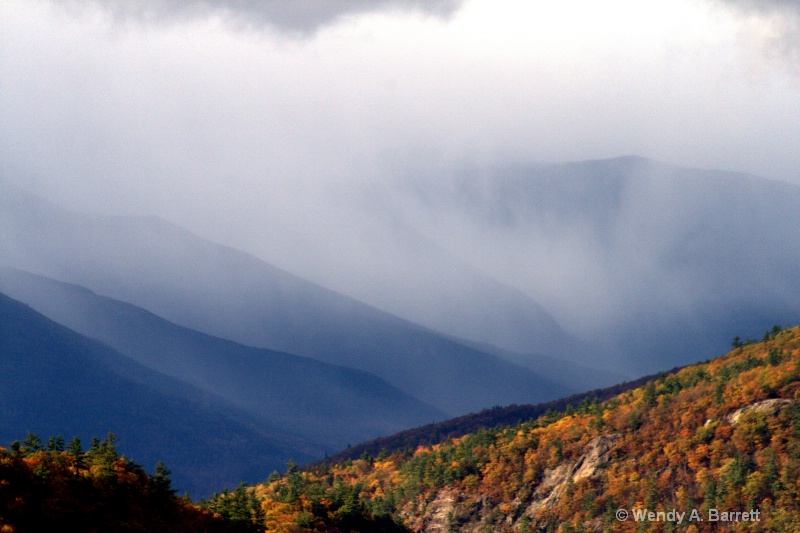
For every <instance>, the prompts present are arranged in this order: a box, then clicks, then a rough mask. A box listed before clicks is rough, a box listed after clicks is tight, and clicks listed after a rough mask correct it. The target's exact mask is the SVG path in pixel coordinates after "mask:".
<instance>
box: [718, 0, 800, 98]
mask: <svg viewBox="0 0 800 533" xmlns="http://www.w3.org/2000/svg"><path fill="white" fill-rule="evenodd" d="M716 2H717V3H718V4H720V5H722V6H725V7H727V8H729V9H731V10H733V11H734V13H735V14H736V15H738V16H739V17H741V21H742V23H743V32H742V38H743V39H744V40H746V41H747V42H748V44H749V45H750V46H751V47H753V48H755V49H756V50H757V52H758V53H760V54H761V55H762V56H766V57H770V58H776V59H779V60H781V61H783V62H784V63H785V65H786V67H787V68H788V70H789V71H790V72H791V74H792V75H793V76H794V78H795V81H796V82H797V83H798V84H799V85H800V2H797V1H796V0H716Z"/></svg>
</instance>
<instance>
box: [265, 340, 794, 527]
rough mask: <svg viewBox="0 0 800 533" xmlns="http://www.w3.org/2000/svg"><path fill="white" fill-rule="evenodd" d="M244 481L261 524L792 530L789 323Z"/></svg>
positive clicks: (276, 525)
mask: <svg viewBox="0 0 800 533" xmlns="http://www.w3.org/2000/svg"><path fill="white" fill-rule="evenodd" d="M251 491H252V493H253V494H255V495H258V497H259V498H261V499H262V502H261V508H262V509H263V510H264V511H265V513H266V519H265V523H266V525H267V527H268V528H270V530H271V531H272V530H274V531H288V529H287V528H288V527H290V526H291V525H294V526H295V527H296V526H297V525H298V524H302V525H303V526H304V527H305V530H306V531H309V530H310V531H337V530H347V529H348V526H349V524H351V523H354V522H357V520H358V519H359V517H372V518H373V519H377V518H381V517H382V518H383V519H385V520H390V521H392V522H394V523H395V524H396V525H397V526H401V525H402V526H404V527H407V528H409V529H410V530H412V531H425V532H434V531H437V532H438V531H464V532H467V531H495V532H498V533H505V532H509V533H510V532H517V531H522V532H532V531H561V532H567V531H573V532H575V531H620V532H622V531H687V532H692V533H698V532H712V531H721V530H724V531H765V532H776V533H777V532H785V531H798V527H800V498H799V497H798V495H800V328H793V329H791V330H787V331H781V328H780V327H778V326H776V327H775V328H773V329H772V330H770V331H768V332H767V334H766V335H765V336H764V341H763V342H762V343H760V344H747V345H743V346H738V347H736V348H735V349H734V350H733V351H732V352H731V353H729V354H727V355H725V356H722V357H719V358H717V359H715V360H713V361H710V362H706V363H701V364H696V365H693V366H690V367H687V368H684V369H682V370H680V371H678V372H677V373H675V374H672V375H669V376H662V377H660V378H658V379H656V380H653V381H650V382H649V383H648V384H647V385H645V386H644V387H640V388H638V389H635V390H631V391H628V392H625V393H623V394H621V395H619V396H616V397H614V398H612V399H610V400H608V401H605V402H602V403H589V404H586V405H583V406H581V407H580V408H579V409H577V410H574V411H570V412H566V413H560V414H556V413H549V414H547V415H546V416H544V417H541V418H539V419H537V420H533V421H529V422H526V423H523V424H519V425H516V426H513V427H507V428H498V429H494V430H489V431H481V432H478V433H475V434H470V435H466V436H464V437H461V438H458V439H453V440H450V441H447V442H444V443H441V444H438V445H435V446H430V447H420V448H418V449H417V450H415V451H413V452H412V451H409V452H407V453H395V454H391V455H385V454H384V455H382V456H380V457H377V458H371V457H363V458H361V459H358V460H350V461H346V462H343V463H338V464H335V465H323V466H319V467H316V468H312V469H310V470H308V471H306V472H291V473H288V474H287V475H285V476H284V477H283V478H281V479H278V480H274V481H271V482H270V483H268V484H264V485H260V486H256V487H254V488H252V489H251ZM650 512H652V513H653V514H648V513H650ZM745 513H746V514H745Z"/></svg>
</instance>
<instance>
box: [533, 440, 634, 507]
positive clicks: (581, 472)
mask: <svg viewBox="0 0 800 533" xmlns="http://www.w3.org/2000/svg"><path fill="white" fill-rule="evenodd" d="M619 439H620V435H619V434H616V433H615V434H611V435H602V436H599V437H595V438H594V439H592V440H591V441H589V443H588V444H587V446H586V451H585V452H584V453H583V455H581V456H580V457H578V458H577V459H576V460H575V461H571V462H567V463H562V464H560V465H559V466H557V467H556V468H553V469H548V470H547V471H545V475H544V479H543V480H542V482H541V483H540V484H539V486H538V487H536V490H535V491H534V493H533V501H532V502H531V503H530V505H528V508H527V509H526V510H525V515H527V516H528V517H530V518H532V519H535V518H536V515H537V513H538V512H539V511H541V510H543V509H547V508H550V507H554V506H556V505H557V504H558V503H559V502H560V501H561V498H562V497H563V496H564V493H565V492H566V490H567V484H568V483H569V482H570V480H572V481H573V482H574V481H579V480H581V479H585V478H594V477H597V476H599V475H600V473H601V472H602V465H603V463H605V462H606V461H608V459H609V456H610V452H611V448H612V447H613V446H614V444H615V443H616V442H617V441H618V440H619Z"/></svg>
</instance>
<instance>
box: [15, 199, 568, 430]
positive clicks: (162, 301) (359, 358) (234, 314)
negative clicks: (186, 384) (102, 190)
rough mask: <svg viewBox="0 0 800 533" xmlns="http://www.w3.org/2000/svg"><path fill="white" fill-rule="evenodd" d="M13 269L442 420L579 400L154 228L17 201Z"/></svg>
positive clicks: (252, 261)
mask: <svg viewBox="0 0 800 533" xmlns="http://www.w3.org/2000/svg"><path fill="white" fill-rule="evenodd" d="M0 216H1V217H2V219H0V222H2V225H3V226H4V227H6V228H9V229H10V231H8V232H7V233H6V234H4V235H3V238H2V240H0V250H1V251H2V252H3V254H2V256H3V261H2V262H3V264H4V265H5V266H13V267H19V268H22V269H25V270H29V271H32V272H36V273H38V274H44V275H47V276H49V277H53V278H56V279H59V280H62V281H68V282H71V283H77V284H79V285H82V286H85V287H87V288H89V289H91V290H93V291H95V292H97V293H99V294H103V295H106V296H109V297H112V298H116V299H119V300H122V301H125V302H129V303H132V304H134V305H136V306H140V307H142V308H144V309H147V310H148V311H151V312H153V313H155V314H157V315H159V316H162V317H164V318H166V319H167V320H170V321H172V322H175V323H177V324H180V325H182V326H185V327H189V328H191V329H195V330H198V331H202V332H204V333H208V334H211V335H214V336H218V337H221V338H226V339H231V340H235V341H237V342H241V343H243V344H247V345H252V346H259V347H266V348H270V349H275V350H281V351H286V352H289V353H295V354H298V355H305V356H309V357H313V358H316V359H319V360H321V361H325V362H328V363H333V364H337V365H343V366H348V367H352V368H356V369H360V370H365V371H367V372H371V373H374V374H376V375H378V376H380V377H382V378H383V379H385V380H386V381H388V382H389V383H390V384H392V385H394V386H395V387H397V388H399V389H401V390H402V391H404V392H406V393H408V394H411V395H413V396H415V397H416V398H418V399H420V400H422V401H424V402H426V403H428V404H430V405H432V406H434V407H436V408H438V409H440V410H442V411H444V412H445V413H447V414H449V415H454V414H461V413H465V412H469V411H474V410H476V409H480V408H484V407H487V406H491V405H498V404H507V403H515V402H516V403H522V402H524V403H528V402H537V401H543V400H548V399H552V398H555V397H558V396H561V395H563V394H565V393H568V392H570V391H568V390H565V389H564V388H563V387H561V386H559V385H556V384H553V383H551V382H549V381H547V380H545V379H542V378H540V377H539V376H537V375H536V374H534V373H533V372H531V371H529V370H526V369H523V368H521V367H519V366H517V365H514V364H512V363H509V362H507V361H505V360H503V359H501V358H498V357H495V356H493V355H490V354H487V353H484V352H482V351H480V350H477V349H473V348H469V347H467V346H464V345H463V344H460V343H458V342H455V341H453V340H450V339H449V338H445V337H443V336H441V335H439V334H437V333H436V332H434V331H431V330H429V329H426V328H423V327H420V326H417V325H415V324H412V323H410V322H407V321H405V320H402V319H399V318H397V317H395V316H392V315H390V314H388V313H384V312H382V311H379V310H377V309H375V308H372V307H369V306H367V305H364V304H362V303H359V302H358V301H356V300H353V299H350V298H348V297H345V296H342V295H340V294H337V293H334V292H332V291H329V290H326V289H324V288H322V287H319V286H317V285H314V284H312V283H309V282H306V281H303V280H302V279H299V278H297V277H295V276H293V275H291V274H289V273H287V272H285V271H282V270H280V269H278V268H276V267H274V266H271V265H269V264H266V263H264V262H263V261H260V260H258V259H256V258H254V257H252V256H249V255H247V254H244V253H241V252H238V251H236V250H233V249H231V248H227V247H224V246H219V245H216V244H213V243H210V242H208V241H205V240H203V239H200V238H198V237H196V236H194V235H192V234H191V233H189V232H187V231H185V230H182V229H180V228H178V227H176V226H173V225H171V224H168V223H166V222H164V221H161V220H158V219H154V218H135V217H90V216H85V215H79V214H77V213H73V212H69V211H66V210H62V209H60V208H58V207H56V206H53V205H50V204H47V203H45V202H42V201H40V200H38V199H36V198H34V197H31V196H29V195H26V194H23V193H20V192H19V191H16V192H15V191H11V192H10V193H9V194H7V195H6V196H5V197H4V198H3V201H2V210H1V213H0Z"/></svg>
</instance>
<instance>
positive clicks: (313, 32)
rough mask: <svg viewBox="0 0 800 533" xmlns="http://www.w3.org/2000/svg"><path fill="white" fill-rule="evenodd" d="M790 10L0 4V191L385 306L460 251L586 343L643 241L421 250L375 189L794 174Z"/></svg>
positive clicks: (414, 305) (731, 5) (748, 4)
mask: <svg viewBox="0 0 800 533" xmlns="http://www.w3.org/2000/svg"><path fill="white" fill-rule="evenodd" d="M798 6H800V3H798V2H796V1H795V0H774V1H757V0H648V1H647V2H642V1H639V0H606V1H604V2H597V1H580V0H562V1H559V2H556V1H552V0H550V1H546V2H545V1H507V2H503V1H498V0H464V1H451V0H437V1H432V2H427V1H422V0H419V1H411V2H410V1H405V0H380V1H375V0H342V1H337V2H328V1H322V0H292V1H288V0H287V1H281V2H279V1H271V2H269V1H268V2H259V3H256V2H252V3H251V2H245V1H242V0H227V1H223V0H193V1H191V0H190V1H179V0H170V1H164V2H149V1H148V2H145V1H142V2H136V1H133V0H117V1H112V0H108V1H67V0H63V1H57V2H56V1H54V2H47V1H37V2H34V1H13V0H0V185H2V182H3V181H5V182H8V183H12V184H16V185H18V186H21V187H22V188H24V189H27V190H29V191H32V192H36V193H38V194H40V195H42V196H44V197H46V198H48V199H50V200H52V201H55V202H58V203H61V204H64V205H67V206H69V207H73V208H78V209H80V210H84V211H98V212H103V213H123V214H154V215H157V216H160V217H162V218H165V219H167V220H170V221H172V222H175V223H178V224H180V225H182V226H184V227H186V228H188V229H190V230H192V231H194V232H195V233H198V234H200V235H202V236H204V237H206V238H210V239H212V240H214V241H217V242H222V243H225V244H229V245H232V246H234V247H236V248H239V249H242V250H244V251H247V252H250V253H253V254H255V255H257V256H259V257H261V258H263V259H265V260H266V261H268V262H271V263H273V264H276V265H277V266H280V267H283V268H285V269H287V270H289V271H291V272H294V273H296V274H298V275H301V276H303V277H306V278H308V279H310V280H312V281H316V282H318V283H321V284H323V285H326V286H328V287H331V288H334V289H336V290H340V291H342V292H345V293H347V294H350V295H353V296H355V297H357V298H359V299H362V300H364V301H366V302H367V303H371V304H373V305H377V306H379V307H383V308H384V309H388V310H390V311H392V312H397V313H398V314H400V315H401V316H406V317H407V318H410V319H416V318H417V317H418V314H419V313H418V311H417V310H418V309H419V308H420V306H422V305H427V304H423V302H425V301H426V299H433V298H432V296H435V295H436V294H434V293H437V291H438V296H439V297H440V299H441V300H442V302H444V303H443V304H442V305H444V306H445V307H443V308H442V310H441V311H442V312H443V313H445V314H447V313H451V311H452V310H451V309H449V306H451V304H450V300H449V298H450V297H451V296H452V295H459V294H461V293H462V292H463V293H464V294H467V293H466V292H464V291H463V290H462V289H464V288H465V287H466V288H469V287H471V286H472V285H474V283H472V281H471V280H472V278H471V277H470V276H471V274H469V273H465V271H461V272H460V274H459V275H460V276H462V278H463V279H462V278H458V276H456V275H455V269H454V268H450V267H449V266H448V265H449V264H450V263H448V261H450V259H448V258H447V257H444V256H443V255H442V254H441V253H440V252H441V250H442V249H445V250H447V252H448V253H452V254H453V255H455V256H458V257H460V258H461V259H464V258H466V260H465V262H469V261H468V259H469V257H470V256H472V257H475V258H482V259H484V261H483V264H481V261H477V260H476V261H473V262H472V264H471V265H470V267H474V268H477V269H480V270H482V272H483V273H484V274H488V275H489V276H491V277H494V278H495V279H497V280H499V281H501V282H503V283H506V284H508V285H513V286H515V287H517V288H521V289H522V290H524V291H526V294H527V295H528V296H533V297H535V298H538V299H539V300H540V301H541V302H542V303H543V304H544V305H545V306H546V307H547V308H548V309H549V310H550V311H551V312H553V313H554V314H555V315H556V318H558V319H559V320H562V323H563V324H564V325H565V326H567V327H570V328H571V329H572V331H578V330H581V328H584V327H585V328H593V330H597V331H599V330H602V329H603V328H605V327H606V326H607V323H608V322H612V321H613V320H615V318H616V317H614V316H611V315H613V313H609V312H608V307H609V301H610V300H613V298H612V297H613V296H615V295H619V294H622V293H623V292H624V291H622V290H621V289H620V287H623V288H627V290H632V289H631V287H636V284H635V283H631V279H632V277H633V274H632V271H631V270H630V268H631V265H650V264H651V263H653V264H660V263H658V259H659V257H657V254H655V255H653V254H651V255H647V253H649V252H647V251H646V250H644V251H643V250H639V249H635V250H630V251H629V252H630V253H629V254H628V256H625V257H623V258H610V259H607V260H606V259H604V258H603V253H605V251H604V250H601V251H600V252H598V253H597V254H595V253H594V252H595V251H594V250H592V249H588V250H587V249H586V247H587V244H586V242H585V239H582V238H581V239H577V240H576V242H574V243H573V242H561V243H558V245H559V246H560V247H561V248H563V249H564V250H565V251H564V253H562V254H561V255H559V254H553V253H550V254H549V255H548V254H547V253H546V251H545V252H543V251H542V249H539V248H537V249H534V248H535V247H534V246H533V245H532V244H531V243H535V242H536V241H535V240H533V241H532V240H531V239H529V238H528V237H529V236H527V235H518V236H515V238H514V239H511V240H509V241H508V242H496V241H497V239H496V238H495V237H489V238H487V239H484V240H481V239H482V238H483V236H482V234H480V231H475V230H474V229H470V227H468V226H467V224H461V225H459V220H460V219H459V218H457V217H450V218H449V219H448V218H447V217H445V216H442V217H438V218H437V216H433V217H432V218H431V220H439V222H434V223H431V225H432V226H436V227H434V228H433V231H429V232H428V233H427V236H428V237H430V236H431V235H435V236H436V237H435V238H433V239H432V240H433V241H435V242H428V241H425V240H424V239H423V238H422V237H421V236H420V235H421V234H425V229H426V228H421V226H420V224H422V222H419V221H420V220H422V219H423V218H424V217H422V216H416V214H415V211H413V209H411V208H410V207H408V205H406V206H404V204H403V200H402V199H399V200H396V199H395V196H393V194H395V193H397V191H400V190H402V187H392V184H395V183H397V182H403V183H409V182H413V181H414V180H410V179H409V178H410V177H411V178H414V179H416V180H417V181H419V180H447V179H450V178H452V177H453V176H458V174H459V172H462V173H463V172H468V171H469V169H470V168H475V167H478V168H491V167H493V166H497V167H507V166H509V165H513V164H519V163H522V164H525V163H531V162H559V161H575V160H586V159H602V158H612V157H618V156H623V155H639V156H644V157H649V158H653V159H656V160H659V161H662V162H665V163H672V164H677V165H684V166H690V167H703V168H717V169H722V170H733V171H742V172H747V173H752V174H755V175H757V176H761V177H764V178H770V179H775V180H781V181H785V182H789V183H792V184H794V185H798V186H800V149H798V147H800V7H798ZM403 180H405V181H403ZM384 185H388V186H387V187H385V188H384ZM429 190H432V191H437V190H443V191H447V190H448V189H447V187H446V186H445V187H441V188H437V187H435V186H434V187H431V188H429ZM660 201H661V200H660V198H659V202H660ZM444 203H446V202H444ZM662 207H663V206H662ZM677 207H680V206H677ZM677 207H676V208H677ZM442 220H444V221H448V220H449V221H450V222H451V223H454V224H455V225H454V226H453V227H452V229H451V230H448V231H447V232H444V233H443V231H440V230H441V229H442V228H443V227H445V224H444V223H442V222H441V221H442ZM409 221H411V222H409ZM453 221H455V222H453ZM414 222H419V224H418V225H417V226H416V227H414ZM448 227H449V226H448ZM428 229H431V228H428ZM459 232H460V234H459ZM583 237H585V236H583ZM517 238H518V239H517ZM437 239H438V240H437ZM515 239H517V240H515ZM526 239H527V240H526ZM667 240H668V239H667ZM590 244H591V243H590ZM561 248H559V249H561ZM437 254H438V255H437ZM504 254H506V255H504ZM532 254H536V256H537V257H539V258H540V262H541V263H542V265H540V267H536V268H538V270H537V272H535V273H533V274H530V275H529V276H528V279H521V278H523V277H524V276H523V275H522V274H518V273H516V272H515V271H513V270H514V269H513V268H511V271H510V272H509V271H508V270H509V268H510V267H519V268H523V269H524V268H528V269H529V270H530V269H533V268H534V267H535V266H536V265H534V264H533V263H532V262H531V261H530V259H529V257H532ZM595 256H597V257H595ZM598 257H599V259H598ZM592 261H594V263H593V262H592ZM487 265H489V266H487ZM492 265H494V266H492ZM565 265H569V266H570V268H569V269H567V268H565ZM507 267H508V268H507ZM644 270H646V269H644ZM644 270H643V271H644ZM650 275H651V272H650V270H646V271H645V272H644V274H642V275H641V276H639V278H640V281H642V280H644V281H642V283H643V284H644V283H645V282H647V283H650V284H652V280H651V277H650ZM554 277H555V278H559V279H560V280H561V284H560V285H559V284H558V283H556V282H555V281H554ZM456 278H458V279H456ZM608 279H611V281H608ZM459 280H460V281H459ZM465 280H466V281H465ZM690 281H692V280H690ZM692 282H693V281H692ZM448 283H450V284H451V285H452V286H451V287H450V288H449V289H448V288H447V284H448ZM459 283H461V285H459ZM686 286H691V283H688V282H687V284H686ZM656 289H657V287H655V285H654V288H653V290H654V291H656V292H655V293H654V294H655V296H652V295H649V294H645V293H642V294H640V295H638V296H636V295H634V296H632V297H631V299H635V298H634V297H638V298H640V299H641V300H642V301H648V302H649V301H650V300H654V299H657V298H660V297H662V296H663V295H662V294H661V293H658V291H657V290H656ZM448 290H449V291H450V292H447V291H448ZM659 290H660V289H659ZM663 290H664V291H667V292H668V291H670V290H672V289H670V288H669V287H666V286H665V288H664V289H663ZM548 291H549V292H548ZM678 296H680V297H682V296H685V294H684V293H680V294H678ZM691 296H692V298H695V297H697V296H696V294H695V292H692V293H691ZM467 299H468V298H467ZM678 299H680V298H678ZM617 300H619V302H618V303H619V305H618V307H619V309H632V311H630V313H634V314H635V313H638V312H639V311H637V308H635V307H632V306H631V305H630V302H629V301H628V300H626V299H625V298H623V297H622V296H618V297H617ZM648 305H649V304H648ZM676 305H677V304H676ZM601 319H602V320H601ZM587 324H588V325H587Z"/></svg>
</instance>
